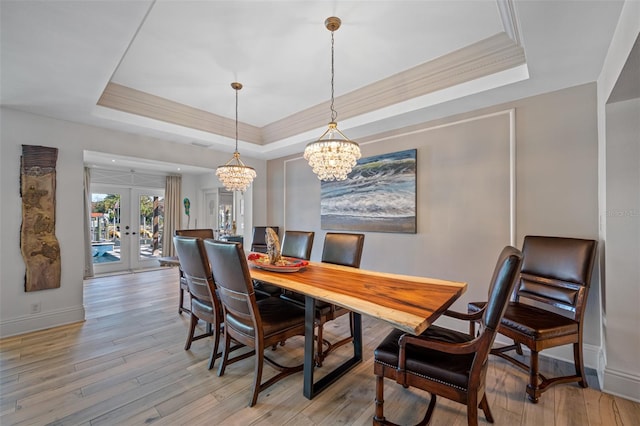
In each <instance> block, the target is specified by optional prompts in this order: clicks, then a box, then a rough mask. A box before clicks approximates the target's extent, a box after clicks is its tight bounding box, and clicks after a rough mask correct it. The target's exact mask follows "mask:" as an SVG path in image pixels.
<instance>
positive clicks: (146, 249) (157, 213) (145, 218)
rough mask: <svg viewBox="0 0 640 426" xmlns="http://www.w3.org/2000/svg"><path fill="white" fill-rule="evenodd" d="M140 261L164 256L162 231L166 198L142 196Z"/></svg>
mask: <svg viewBox="0 0 640 426" xmlns="http://www.w3.org/2000/svg"><path fill="white" fill-rule="evenodd" d="M139 202H140V204H139V205H140V215H139V217H140V223H139V225H140V226H139V229H140V234H139V238H138V241H139V251H138V253H139V256H138V258H139V260H145V259H146V260H148V259H151V258H154V257H160V256H162V229H163V225H164V197H162V196H158V195H141V196H140V200H139Z"/></svg>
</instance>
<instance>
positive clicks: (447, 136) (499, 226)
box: [268, 84, 601, 368]
mask: <svg viewBox="0 0 640 426" xmlns="http://www.w3.org/2000/svg"><path fill="white" fill-rule="evenodd" d="M511 114H513V115H511ZM513 137H514V138H513ZM512 140H513V142H514V146H513V147H511V146H510V143H511V141H512ZM359 142H360V143H361V144H362V145H361V148H362V152H363V156H365V157H366V156H370V155H374V154H380V153H387V152H394V151H399V150H403V149H410V148H416V149H417V159H418V168H417V174H418V182H417V183H418V186H417V192H418V194H417V198H418V200H417V212H418V232H417V233H416V234H415V235H414V234H386V233H374V232H368V233H366V238H365V249H364V254H363V259H362V267H363V268H369V269H375V270H380V271H388V272H402V273H408V274H416V275H426V276H435V277H438V278H447V279H454V280H462V281H466V282H468V283H469V289H468V291H467V293H466V294H465V295H463V297H462V298H461V299H460V300H459V301H458V302H456V304H455V305H454V308H456V309H459V310H465V309H466V303H467V302H468V301H471V300H484V299H486V292H487V283H488V281H489V279H490V275H491V272H492V270H493V266H494V265H495V260H496V257H497V255H498V253H499V250H500V249H501V248H502V247H503V246H504V245H506V244H509V243H510V241H511V231H512V227H513V229H515V234H514V235H515V238H514V239H515V241H514V243H515V245H516V246H521V244H522V240H523V237H524V236H525V235H527V234H540V235H559V236H570V237H578V238H592V239H598V190H597V188H598V143H597V128H596V91H595V84H587V85H582V86H578V87H574V88H570V89H566V90H561V91H558V92H553V93H548V94H545V95H540V96H535V97H532V98H528V99H522V100H519V101H516V102H512V103H509V104H505V105H501V106H499V107H494V108H491V109H486V110H481V111H475V112H473V113H469V114H464V115H462V116H457V117H452V118H450V119H446V120H439V121H437V122H429V123H424V124H422V125H418V126H413V127H411V128H407V129H402V130H400V131H396V132H394V133H391V134H382V135H376V136H373V137H370V138H368V139H366V140H360V141H359ZM512 154H513V156H514V157H513V160H514V162H513V163H511V155H512ZM511 164H513V166H514V167H515V175H514V176H512V175H511V172H510V166H511ZM268 175H269V182H268V191H269V194H270V197H269V200H268V212H269V216H268V220H269V222H270V223H273V224H277V225H280V226H282V227H283V228H286V229H304V230H313V231H315V232H316V242H315V243H314V249H313V253H312V258H313V259H315V260H318V259H319V258H320V255H321V252H322V241H323V238H324V233H325V232H326V230H322V229H320V217H319V216H320V213H319V205H320V183H319V181H318V180H317V178H316V177H315V175H314V174H313V173H312V172H311V170H310V169H309V167H308V165H307V164H306V162H305V161H304V160H303V159H301V158H297V159H296V158H293V157H291V158H287V159H279V160H272V161H269V162H268ZM511 184H513V185H514V193H513V195H514V197H515V199H513V198H512V196H511V195H512V194H511V192H510V191H511V190H510V185H511ZM512 208H513V212H514V216H513V221H511V216H510V215H511V212H512ZM597 277H598V272H597V271H595V273H594V280H593V283H592V290H591V293H590V295H589V301H588V308H587V314H586V317H587V320H586V328H585V336H584V337H585V357H586V360H587V365H588V366H590V367H593V368H595V367H597V360H598V356H599V351H600V347H601V334H600V309H599V306H600V297H599V296H600V291H599V281H598V278H597ZM458 326H459V325H458ZM547 353H548V354H553V355H554V356H556V357H559V358H563V359H572V357H573V355H572V351H571V348H570V347H566V348H561V349H560V350H556V351H555V352H554V351H547Z"/></svg>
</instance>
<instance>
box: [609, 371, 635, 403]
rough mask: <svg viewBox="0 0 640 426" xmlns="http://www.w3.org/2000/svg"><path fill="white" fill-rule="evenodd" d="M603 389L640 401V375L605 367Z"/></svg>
mask: <svg viewBox="0 0 640 426" xmlns="http://www.w3.org/2000/svg"><path fill="white" fill-rule="evenodd" d="M602 391H603V392H606V393H610V394H612V395H616V396H620V397H622V398H626V399H630V400H631V401H635V402H640V376H637V375H633V374H629V373H625V372H623V371H617V370H614V369H612V368H605V369H604V383H603V385H602Z"/></svg>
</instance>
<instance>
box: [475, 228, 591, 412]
mask: <svg viewBox="0 0 640 426" xmlns="http://www.w3.org/2000/svg"><path fill="white" fill-rule="evenodd" d="M596 248H597V242H596V241H595V240H587V239H578V238H563V237H547V236H531V235H529V236H526V237H525V238H524V244H523V246H522V253H523V254H524V262H523V264H522V270H521V273H520V280H519V282H518V285H517V286H516V289H515V292H514V296H515V297H514V300H513V301H512V302H511V303H509V306H508V307H507V311H506V313H505V314H504V318H503V319H502V322H501V323H500V327H499V328H498V333H500V334H502V335H504V336H506V337H508V338H510V339H512V340H513V345H509V346H504V347H499V348H494V349H492V350H491V353H492V354H494V355H497V356H500V357H501V358H504V359H506V360H507V361H509V362H511V363H513V364H514V365H516V366H518V367H520V368H522V369H524V370H525V371H528V372H529V384H528V385H527V389H526V392H527V395H528V397H529V400H531V401H532V402H534V403H535V402H538V399H539V398H540V396H541V395H542V393H543V392H545V391H546V390H547V389H549V387H550V386H553V385H557V384H560V383H569V382H578V383H579V385H580V386H582V387H583V388H586V387H587V380H586V376H585V373H584V365H583V357H582V332H583V328H584V323H583V318H584V312H585V309H586V306H587V294H588V292H589V285H590V282H591V273H592V270H593V266H594V264H595V258H596ZM533 304H535V306H533ZM483 306H484V303H482V302H472V303H469V305H468V310H469V312H476V311H478V310H480V309H482V307H483ZM471 332H472V333H473V332H474V328H473V324H472V325H471ZM568 344H572V345H573V357H574V368H575V374H571V375H568V376H561V377H553V378H547V377H545V376H543V375H542V374H540V371H539V365H538V364H539V363H538V354H539V352H540V351H542V350H544V349H548V348H551V347H555V346H562V345H568ZM522 345H525V346H526V347H527V348H529V350H530V352H531V360H530V364H529V365H527V364H525V363H524V362H522V361H520V360H518V359H516V358H514V357H513V356H511V355H508V354H507V353H506V352H510V351H512V350H515V351H516V353H518V354H519V355H523V352H522Z"/></svg>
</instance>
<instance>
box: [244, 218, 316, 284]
mask: <svg viewBox="0 0 640 426" xmlns="http://www.w3.org/2000/svg"><path fill="white" fill-rule="evenodd" d="M314 235H315V233H314V232H313V231H285V232H284V237H283V238H282V244H281V247H280V254H282V256H286V257H295V258H296V259H303V260H309V259H310V258H311V249H312V248H313V237H314ZM253 285H254V287H255V290H256V293H260V294H261V295H262V296H279V295H280V294H281V293H282V291H283V290H282V288H280V287H278V286H276V285H273V284H269V283H265V282H262V281H257V280H256V281H254V282H253Z"/></svg>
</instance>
